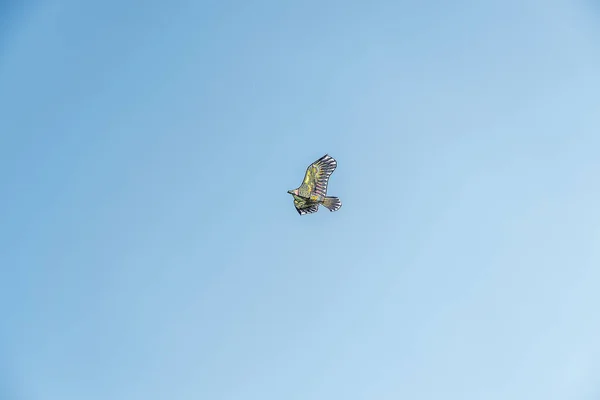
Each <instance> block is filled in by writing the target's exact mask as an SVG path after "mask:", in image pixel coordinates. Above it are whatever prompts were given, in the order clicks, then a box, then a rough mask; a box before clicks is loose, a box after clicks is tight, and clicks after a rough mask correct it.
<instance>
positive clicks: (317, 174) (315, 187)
mask: <svg viewBox="0 0 600 400" xmlns="http://www.w3.org/2000/svg"><path fill="white" fill-rule="evenodd" d="M335 167H337V161H335V158H333V157H331V156H330V155H328V154H325V155H324V156H323V157H321V158H319V159H318V160H317V161H315V162H314V163H312V164H310V165H309V166H308V168H307V169H306V174H305V175H304V180H303V181H302V185H300V187H299V188H297V189H294V190H288V193H289V194H291V195H292V196H293V197H294V207H296V211H298V214H300V215H305V214H312V213H315V212H317V210H318V209H319V205H320V204H323V205H324V206H325V207H326V208H327V209H328V210H329V211H337V210H339V209H340V207H341V206H342V202H341V201H340V199H339V198H337V197H333V196H327V185H328V184H329V177H330V176H331V174H332V173H333V171H334V170H335Z"/></svg>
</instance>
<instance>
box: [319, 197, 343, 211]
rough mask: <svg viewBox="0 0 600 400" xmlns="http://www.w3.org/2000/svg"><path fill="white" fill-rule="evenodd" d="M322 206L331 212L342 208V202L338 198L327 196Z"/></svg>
mask: <svg viewBox="0 0 600 400" xmlns="http://www.w3.org/2000/svg"><path fill="white" fill-rule="evenodd" d="M323 205H324V206H325V207H327V209H328V210H329V211H332V212H333V211H337V210H339V209H340V208H342V201H341V200H340V199H339V198H338V197H333V196H328V197H325V199H324V200H323Z"/></svg>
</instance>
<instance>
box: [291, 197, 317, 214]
mask: <svg viewBox="0 0 600 400" xmlns="http://www.w3.org/2000/svg"><path fill="white" fill-rule="evenodd" d="M294 207H296V211H298V214H300V215H304V214H312V213H315V212H317V211H318V210H319V205H318V204H311V205H309V206H307V205H306V202H304V201H301V200H294Z"/></svg>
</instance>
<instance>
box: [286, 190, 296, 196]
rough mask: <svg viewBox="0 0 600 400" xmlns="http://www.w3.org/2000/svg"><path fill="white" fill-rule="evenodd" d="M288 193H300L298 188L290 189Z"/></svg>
mask: <svg viewBox="0 0 600 400" xmlns="http://www.w3.org/2000/svg"><path fill="white" fill-rule="evenodd" d="M288 193H289V194H292V195H294V194H295V195H298V189H294V190H288Z"/></svg>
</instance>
